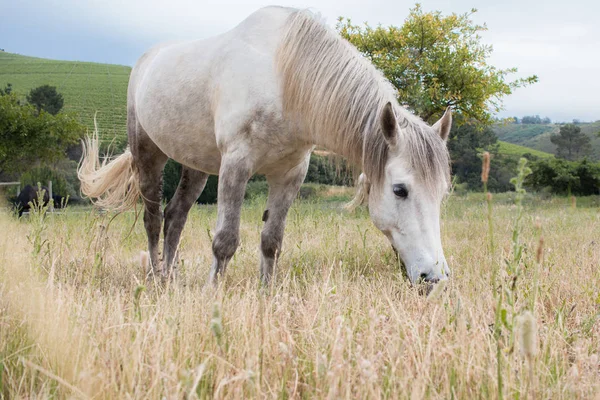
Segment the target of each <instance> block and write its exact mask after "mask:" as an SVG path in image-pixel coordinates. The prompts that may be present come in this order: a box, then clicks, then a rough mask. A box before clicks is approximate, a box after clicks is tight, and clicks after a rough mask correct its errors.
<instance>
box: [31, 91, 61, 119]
mask: <svg viewBox="0 0 600 400" xmlns="http://www.w3.org/2000/svg"><path fill="white" fill-rule="evenodd" d="M27 102H28V103H29V104H31V105H33V106H34V107H35V108H36V109H37V110H38V113H39V112H41V111H42V110H44V111H46V112H47V113H50V114H52V115H56V114H58V113H59V111H60V110H61V109H62V107H63V104H64V99H63V96H62V94H60V93H58V92H57V91H56V87H55V86H50V85H42V86H39V87H37V88H34V89H31V91H30V92H29V94H28V95H27Z"/></svg>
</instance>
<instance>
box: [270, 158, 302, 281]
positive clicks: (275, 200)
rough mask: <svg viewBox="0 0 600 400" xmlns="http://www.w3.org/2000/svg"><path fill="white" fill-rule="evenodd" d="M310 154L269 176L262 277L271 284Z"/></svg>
mask: <svg viewBox="0 0 600 400" xmlns="http://www.w3.org/2000/svg"><path fill="white" fill-rule="evenodd" d="M309 161H310V156H307V157H306V158H305V159H304V160H303V161H302V162H301V163H300V164H298V165H297V166H295V167H294V168H292V169H291V170H289V171H287V172H286V173H285V174H283V175H281V176H267V180H268V182H269V199H268V201H267V209H266V210H265V212H264V214H263V221H264V222H265V226H264V228H263V231H262V233H261V235H260V249H261V259H260V278H261V280H262V282H263V283H265V284H266V283H268V282H269V281H270V279H271V277H272V275H273V267H274V265H275V261H276V259H277V257H278V256H279V253H280V252H281V243H282V242H283V232H284V230H285V220H286V218H287V214H288V211H289V209H290V206H291V205H292V203H293V201H294V199H295V198H296V196H297V195H298V191H299V190H300V186H301V185H302V182H304V178H305V177H306V172H307V170H308V164H309Z"/></svg>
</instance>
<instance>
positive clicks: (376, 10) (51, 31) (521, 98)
mask: <svg viewBox="0 0 600 400" xmlns="http://www.w3.org/2000/svg"><path fill="white" fill-rule="evenodd" d="M269 4H273V3H268V2H261V1H260V0H248V1H245V2H242V1H233V0H221V1H203V0H46V1H42V0H0V10H2V11H3V12H2V14H3V16H2V19H1V20H0V48H3V49H5V50H6V51H9V52H14V53H19V54H24V55H31V56H37V57H47V58H54V59H65V60H79V61H96V62H105V63H117V64H125V65H133V64H134V63H135V61H136V59H137V58H138V57H139V56H140V55H141V54H142V53H143V52H144V51H145V50H146V49H147V48H148V47H150V46H151V45H152V44H154V43H156V42H160V41H164V40H174V39H196V38H205V37H209V36H212V35H215V34H218V33H221V32H224V31H226V30H228V29H230V28H232V27H234V26H235V25H236V24H237V23H238V22H240V21H241V20H243V19H244V18H245V17H246V16H247V15H249V14H250V13H251V12H253V11H254V10H256V9H258V8H260V7H262V6H265V5H269ZM278 4H280V5H288V6H294V7H302V8H306V7H310V8H312V9H313V10H315V11H318V12H320V13H321V15H322V16H323V17H325V19H326V20H327V21H328V23H329V24H331V25H334V24H335V22H336V19H337V17H338V16H344V17H349V18H351V19H352V20H353V22H354V23H362V22H368V23H369V24H371V25H377V24H382V25H384V26H385V25H401V24H402V22H403V21H404V19H405V18H406V16H407V13H408V9H409V8H410V7H412V6H413V5H414V3H413V2H410V1H408V2H404V1H397V0H370V1H357V0H349V1H339V0H318V1H314V0H312V1H310V0H296V1H286V0H281V1H279V2H278ZM421 4H422V5H423V8H424V10H426V11H432V10H440V11H442V12H443V13H451V12H456V13H463V12H467V11H469V10H470V9H471V8H477V9H478V12H477V13H476V14H475V15H474V16H473V20H474V21H475V22H477V23H480V24H483V23H484V22H485V23H487V26H488V29H489V31H488V32H486V33H485V34H484V35H483V37H484V42H485V43H489V44H492V45H493V47H494V53H493V55H492V57H491V60H490V62H491V64H492V65H495V66H496V67H499V68H507V67H517V68H518V69H519V72H518V74H517V75H515V76H528V75H532V74H536V75H538V76H539V79H540V82H539V83H537V84H535V85H533V86H530V87H528V88H525V89H520V90H517V91H516V92H515V93H514V94H513V95H512V96H510V97H508V98H506V99H505V101H504V105H505V108H506V110H505V111H503V112H502V113H501V114H500V116H514V115H516V116H522V115H531V114H540V115H541V116H542V117H544V116H549V117H550V118H552V119H553V120H555V121H556V120H558V121H570V120H572V119H574V118H577V119H580V120H582V121H595V120H598V119H600V79H599V76H598V75H599V74H598V72H600V23H599V21H598V17H599V16H600V1H595V0H571V1H565V0H545V1H541V0H538V1H531V0H519V1H517V0H505V1H498V0H493V1H481V0H470V1H469V0H453V1H450V0H423V1H421Z"/></svg>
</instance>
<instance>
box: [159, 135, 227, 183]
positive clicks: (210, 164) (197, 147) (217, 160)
mask: <svg viewBox="0 0 600 400" xmlns="http://www.w3.org/2000/svg"><path fill="white" fill-rule="evenodd" d="M148 135H149V136H150V138H151V139H152V140H153V141H154V143H156V145H157V146H158V147H159V148H160V149H161V151H162V152H163V153H165V154H166V155H167V156H168V157H169V158H172V159H173V160H175V161H177V162H178V163H181V164H183V165H185V166H188V167H190V168H194V169H197V170H199V171H203V172H206V173H209V174H213V175H216V174H218V173H219V166H220V165H221V153H220V151H219V149H218V148H217V143H216V141H215V139H214V134H212V132H205V131H202V130H199V129H196V130H193V131H186V130H174V131H172V132H161V131H158V132H157V131H153V130H152V129H150V132H148Z"/></svg>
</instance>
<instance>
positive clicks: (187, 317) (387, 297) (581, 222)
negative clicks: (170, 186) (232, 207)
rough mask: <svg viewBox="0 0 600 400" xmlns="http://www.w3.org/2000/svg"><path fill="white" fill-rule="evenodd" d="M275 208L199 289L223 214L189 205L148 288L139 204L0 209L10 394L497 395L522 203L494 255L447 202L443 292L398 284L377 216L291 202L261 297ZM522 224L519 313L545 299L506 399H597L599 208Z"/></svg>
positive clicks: (545, 212) (249, 218) (257, 207)
mask: <svg viewBox="0 0 600 400" xmlns="http://www.w3.org/2000/svg"><path fill="white" fill-rule="evenodd" d="M584 200H585V199H584ZM263 207H264V199H257V200H254V201H252V202H250V203H249V204H247V205H246V206H245V207H244V210H243V215H242V227H241V230H242V245H241V247H240V249H239V250H238V252H237V254H236V256H235V257H234V259H233V260H232V262H231V264H230V266H229V268H228V271H227V276H226V279H225V282H224V284H223V285H222V287H221V288H219V289H218V290H213V289H210V288H206V287H205V285H204V284H205V282H206V280H207V277H208V268H209V265H210V261H211V250H210V248H211V244H210V236H211V232H210V230H211V229H212V228H213V227H214V224H215V218H216V215H215V208H214V207H212V206H202V207H197V208H195V209H194V210H193V211H192V213H191V215H190V220H189V222H188V225H187V227H186V229H185V232H184V235H183V240H182V243H181V263H180V270H179V271H180V273H179V277H178V281H177V282H174V283H172V284H170V285H168V286H167V287H162V286H159V285H158V284H154V283H153V282H146V281H145V280H144V271H143V268H142V267H141V263H140V259H139V258H140V257H139V254H140V250H143V249H144V248H145V233H144V230H143V226H142V224H137V225H136V227H135V228H134V229H133V230H132V231H131V232H130V229H131V224H132V222H133V220H134V215H133V214H132V213H130V214H124V215H121V216H119V217H118V218H116V219H114V220H112V221H111V220H110V218H109V217H108V216H100V215H97V214H94V213H92V212H77V211H78V210H76V209H72V210H70V211H68V212H67V213H66V214H62V215H49V216H48V217H47V218H46V220H45V227H44V228H43V229H41V232H40V233H39V234H37V233H35V232H37V231H40V230H39V229H37V228H36V225H35V224H34V223H32V222H31V221H29V222H28V221H27V220H23V221H17V220H16V219H15V218H13V217H11V216H9V215H7V214H2V215H0V227H1V228H0V371H1V372H0V376H1V379H0V393H1V394H2V396H4V397H5V398H32V397H37V398H47V397H56V398H140V399H142V398H143V399H146V398H163V397H164V398H182V397H184V398H197V397H198V398H211V397H215V398H259V397H260V398H263V397H266V398H275V397H277V398H301V397H303V398H315V397H317V398H340V397H343V398H361V399H362V398H378V397H387V398H394V399H395V398H411V399H413V398H414V399H420V398H482V397H483V398H494V397H495V396H497V383H498V380H497V371H496V360H497V358H496V340H495V339H494V326H493V324H494V321H495V308H494V307H495V292H494V290H493V288H492V273H493V269H492V266H493V265H494V263H496V262H502V261H503V260H504V259H510V256H511V251H512V246H513V244H512V241H511V230H512V219H513V213H514V211H515V210H514V206H513V205H512V202H511V201H510V200H509V199H505V198H503V197H502V196H496V197H495V198H494V212H493V222H494V246H495V256H494V257H492V256H490V246H489V245H488V243H489V240H488V237H487V232H488V225H487V217H486V216H487V206H486V203H485V199H484V197H483V195H469V196H467V197H458V196H455V197H453V198H451V199H450V200H449V201H448V202H447V203H446V204H445V205H444V210H443V227H442V229H443V242H444V245H445V251H446V257H447V258H448V260H449V262H450V264H451V266H452V268H453V279H452V281H451V283H450V284H449V285H448V286H447V287H446V290H445V291H443V290H442V291H439V290H438V291H434V293H433V296H431V297H430V298H424V297H422V296H420V295H419V294H418V293H417V290H415V289H413V288H411V287H409V285H408V284H407V282H405V281H404V280H403V279H402V274H401V272H400V270H399V267H398V266H396V265H395V261H394V257H393V252H392V251H391V248H390V246H389V244H388V243H387V242H386V239H385V238H384V237H383V235H381V234H380V233H378V232H377V231H376V229H375V228H374V227H373V226H372V224H371V223H370V221H369V218H368V214H367V212H366V211H365V210H359V211H358V212H357V213H356V214H348V213H345V212H343V211H341V204H340V203H329V202H326V201H321V202H298V203H297V204H296V205H295V206H294V207H293V209H292V210H291V212H290V216H289V218H288V227H287V231H286V238H285V241H284V247H285V248H284V251H283V253H282V254H281V258H280V261H279V265H278V275H277V278H276V280H275V284H274V286H273V287H272V288H270V289H264V288H263V289H261V288H260V287H259V280H258V247H259V246H258V241H259V237H260V234H259V233H260V229H261V225H262V223H261V222H260V220H261V215H262V211H263ZM32 221H35V219H32ZM536 221H538V222H537V225H539V226H541V227H536ZM522 226H523V231H522V233H521V236H520V237H521V241H522V243H523V246H524V254H523V260H522V262H523V271H522V274H521V276H520V278H519V279H520V280H519V290H518V291H517V292H516V293H517V298H516V299H515V309H516V310H517V311H521V310H524V309H526V308H527V307H528V306H529V305H531V304H533V311H534V313H533V314H534V315H535V323H536V324H537V338H536V339H537V341H536V342H537V343H538V348H537V351H536V352H535V353H531V354H532V355H531V357H529V356H527V357H526V356H524V355H522V354H521V352H520V351H519V348H515V347H513V348H509V347H508V346H504V347H503V348H502V351H503V357H504V360H505V362H504V363H503V364H502V366H501V373H502V377H503V379H502V381H503V385H504V388H503V393H504V395H505V396H506V397H513V398H515V397H521V398H525V397H530V398H594V397H598V396H600V370H599V361H598V356H599V354H600V321H599V319H600V268H599V266H600V212H599V210H598V208H597V207H585V201H579V204H578V208H572V207H571V206H570V204H569V201H568V199H551V200H541V199H539V198H532V197H531V196H529V197H527V198H526V199H525V202H524V215H523V220H522ZM540 233H543V237H544V248H545V253H544V260H543V263H541V264H536V263H537V261H536V258H537V255H536V250H537V247H538V243H539V238H540ZM35 235H39V236H40V237H39V238H38V239H40V241H39V243H42V244H43V246H42V248H41V250H40V251H39V252H38V254H37V255H34V254H33V251H32V244H31V243H32V241H35V239H36V237H34V236H35ZM28 236H29V238H28ZM536 265H538V266H540V269H539V270H538V272H537V277H536V273H535V271H536V268H534V266H536ZM534 282H537V283H536V284H534ZM536 285H537V288H538V294H537V297H535V298H534V297H533V296H534V293H535V290H534V288H535V287H536ZM532 302H533V303H532ZM530 323H531V321H530ZM528 357H529V358H530V359H529V363H532V364H533V367H534V368H533V369H532V370H533V371H534V372H533V377H532V378H531V384H530V387H528V385H529V383H528V382H529V381H530V379H529V373H530V371H531V369H530V368H529V366H528V360H527V358H528Z"/></svg>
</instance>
